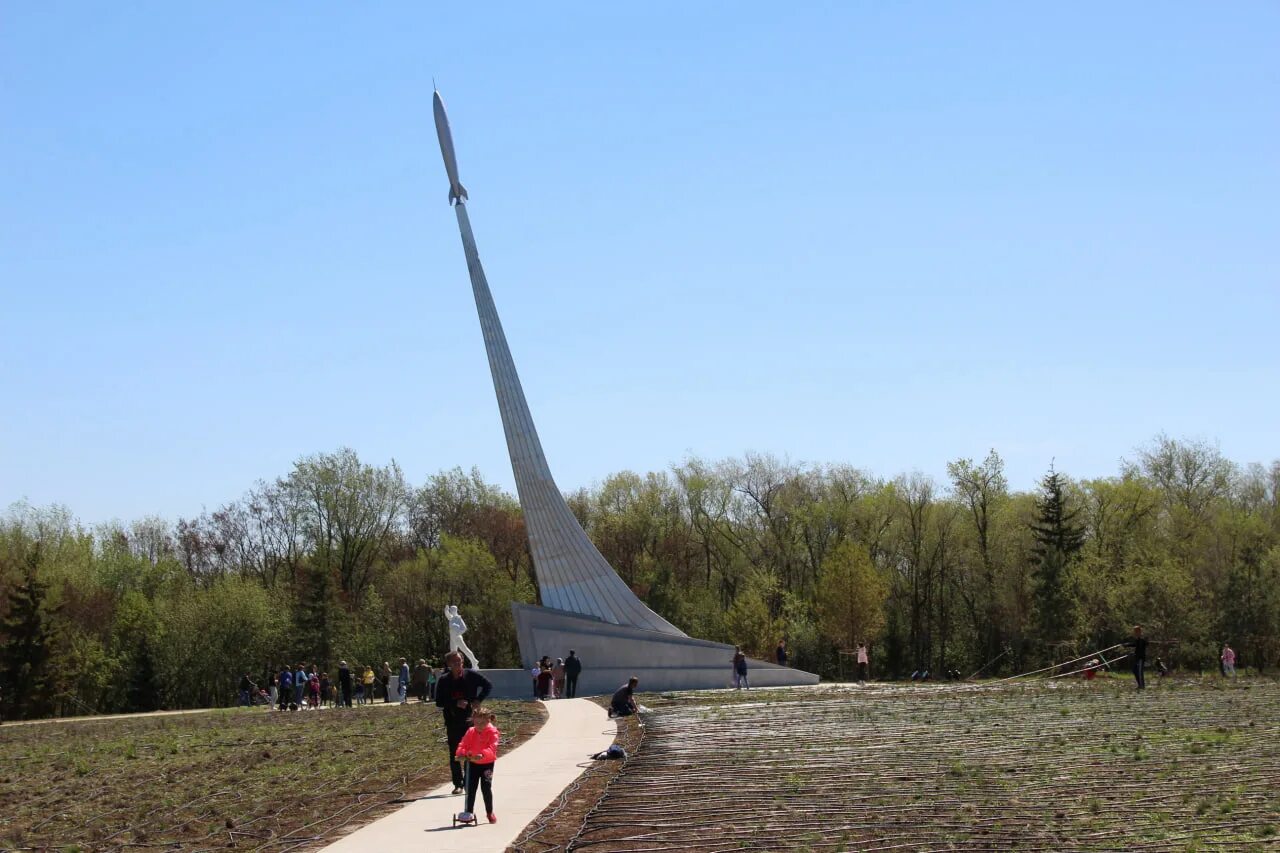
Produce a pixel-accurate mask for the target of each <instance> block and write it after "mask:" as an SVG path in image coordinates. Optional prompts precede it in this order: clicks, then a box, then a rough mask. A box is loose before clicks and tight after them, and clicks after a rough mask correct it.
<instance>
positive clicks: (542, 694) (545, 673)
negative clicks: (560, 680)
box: [537, 663, 555, 700]
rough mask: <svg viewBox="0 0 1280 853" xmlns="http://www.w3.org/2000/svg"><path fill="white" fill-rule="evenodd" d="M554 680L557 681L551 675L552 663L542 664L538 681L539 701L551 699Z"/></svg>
mask: <svg viewBox="0 0 1280 853" xmlns="http://www.w3.org/2000/svg"><path fill="white" fill-rule="evenodd" d="M554 680H555V679H554V678H553V676H552V675H551V664H550V663H544V664H541V665H540V666H539V667H538V681H537V685H538V687H537V690H538V698H539V699H543V700H545V699H550V698H551V687H552V684H553V683H554Z"/></svg>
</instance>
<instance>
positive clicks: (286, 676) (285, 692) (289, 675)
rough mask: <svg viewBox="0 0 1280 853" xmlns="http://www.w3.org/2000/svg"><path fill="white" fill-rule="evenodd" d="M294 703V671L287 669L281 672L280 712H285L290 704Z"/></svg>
mask: <svg viewBox="0 0 1280 853" xmlns="http://www.w3.org/2000/svg"><path fill="white" fill-rule="evenodd" d="M292 701H293V670H291V669H289V667H287V666H286V667H285V668H284V669H282V670H280V710H281V711H283V710H285V709H287V708H288V707H289V703H290V702H292Z"/></svg>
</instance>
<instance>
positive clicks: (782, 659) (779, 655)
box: [773, 640, 787, 666]
mask: <svg viewBox="0 0 1280 853" xmlns="http://www.w3.org/2000/svg"><path fill="white" fill-rule="evenodd" d="M773 654H774V657H775V658H776V659H777V661H778V666H786V665H787V641H786V640H779V641H778V648H777V649H775V650H774V653H773Z"/></svg>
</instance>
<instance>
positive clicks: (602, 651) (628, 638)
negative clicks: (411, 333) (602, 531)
mask: <svg viewBox="0 0 1280 853" xmlns="http://www.w3.org/2000/svg"><path fill="white" fill-rule="evenodd" d="M433 108H434V112H435V124H436V135H437V137H438V138H439V140H440V153H441V154H442V155H443V157H444V166H445V172H446V173H447V174H448V176H449V202H450V204H452V205H453V209H454V213H455V215H456V216H457V219H458V230H459V231H460V232H461V235H462V250H463V253H464V254H465V255H466V258H467V271H468V272H469V273H470V276H471V289H472V292H473V294H474V295H475V300H476V311H477V313H478V314H479V316H480V329H481V331H482V332H483V334H484V346H485V351H486V352H487V353H488V356H489V370H490V372H491V374H492V376H493V389H494V392H495V393H496V394H497V398H498V410H499V412H500V413H501V415H502V428H503V432H504V433H505V435H506V439H507V450H508V452H509V453H510V455H511V469H512V471H513V473H514V474H515V481H516V491H517V493H518V495H519V498H520V507H521V509H522V511H523V512H524V521H525V528H526V530H527V531H528V535H529V550H530V553H531V554H532V556H533V567H534V572H535V574H536V575H537V579H538V590H539V593H540V595H541V599H542V604H543V606H542V607H535V606H532V605H525V604H517V603H513V604H512V610H513V613H514V615H515V619H516V632H517V636H518V638H519V642H520V656H521V658H522V659H523V661H524V664H525V666H526V667H528V666H530V665H531V664H532V663H533V661H535V660H537V659H538V658H539V657H541V656H542V655H544V654H545V655H550V656H552V657H563V656H564V655H565V654H566V653H567V651H568V650H569V649H570V648H573V649H576V650H577V651H578V653H579V656H580V657H582V658H583V659H584V660H585V661H586V669H585V670H584V673H583V687H582V689H583V690H585V691H596V690H604V689H610V690H611V689H613V687H616V686H617V684H618V683H620V682H619V681H618V679H619V678H621V679H622V680H625V678H626V677H627V676H628V675H630V674H633V673H636V674H639V675H640V677H641V680H642V681H641V683H642V686H643V687H644V688H646V689H657V690H662V689H679V688H697V687H723V686H725V682H726V681H727V673H728V670H729V660H730V659H731V657H732V655H733V647H732V646H727V645H724V644H722V643H711V642H708V641H706V640H697V639H693V638H690V637H688V636H687V635H685V634H684V632H682V631H681V630H680V629H678V628H676V627H675V626H674V625H672V624H671V623H670V622H668V621H667V620H666V619H664V618H663V617H662V616H660V615H658V614H657V613H654V612H653V611H652V610H650V609H649V608H648V607H646V606H645V604H644V602H642V601H641V600H640V599H639V598H638V597H636V595H635V593H634V592H632V591H631V588H630V587H628V586H627V585H626V583H624V582H623V580H622V578H621V577H620V576H619V575H618V573H617V572H616V571H614V569H613V567H612V566H610V565H609V563H608V561H607V560H605V558H604V556H603V555H602V554H601V553H600V552H599V551H598V550H597V549H596V547H595V545H594V544H592V542H591V540H590V538H588V536H587V534H586V531H584V530H583V529H582V526H581V525H579V524H578V520H577V519H576V518H575V517H574V515H573V512H572V511H571V510H570V509H569V506H568V504H566V503H565V501H564V497H563V495H561V493H560V489H559V488H558V487H557V486H556V483H555V480H554V479H553V478H552V476H551V469H550V467H549V466H548V465H547V459H546V456H545V455H544V454H543V452H542V443H541V442H540V441H539V440H538V431H537V429H536V428H535V427H534V425H533V417H532V415H530V413H529V405H528V403H527V402H526V401H525V398H524V390H523V389H522V388H521V386H520V377H519V375H518V374H517V373H516V366H515V362H514V361H513V360H512V358H511V350H510V349H509V348H508V346H507V339H506V336H505V335H504V334H503V331H502V321H501V320H499V319H498V310H497V307H496V306H495V305H494V302H493V295H492V294H491V293H490V292H489V282H488V280H487V279H486V278H485V274H484V267H482V266H481V265H480V255H479V252H478V251H477V250H476V241H475V236H474V235H473V234H472V231H471V220H470V218H469V217H468V216H467V205H466V202H467V201H468V196H467V190H466V188H465V187H463V185H462V182H461V181H460V180H459V179H458V163H457V157H456V155H455V153H454V148H453V136H452V133H451V131H450V128H449V117H448V115H447V114H446V113H445V109H444V101H443V100H441V98H440V93H439V92H438V91H437V92H435V94H434V97H433ZM597 681H599V684H597V683H596V682H597ZM816 682H817V676H814V675H812V674H810V673H807V672H802V671H800V670H795V669H788V668H785V667H778V666H775V665H773V664H766V663H762V662H756V663H755V664H754V665H753V668H752V683H753V684H758V685H759V686H769V685H781V684H811V683H816ZM610 685H611V686H610Z"/></svg>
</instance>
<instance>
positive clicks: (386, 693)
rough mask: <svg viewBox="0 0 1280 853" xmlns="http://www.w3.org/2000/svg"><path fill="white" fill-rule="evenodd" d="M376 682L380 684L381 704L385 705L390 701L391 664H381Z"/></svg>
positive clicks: (385, 662) (386, 662) (387, 662)
mask: <svg viewBox="0 0 1280 853" xmlns="http://www.w3.org/2000/svg"><path fill="white" fill-rule="evenodd" d="M378 680H379V681H380V682H381V683H382V703H383V704H384V705H385V704H387V703H388V702H390V701H391V663H390V662H389V661H385V660H384V661H383V662H382V672H381V673H379V678H378Z"/></svg>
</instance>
